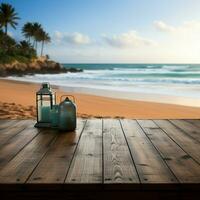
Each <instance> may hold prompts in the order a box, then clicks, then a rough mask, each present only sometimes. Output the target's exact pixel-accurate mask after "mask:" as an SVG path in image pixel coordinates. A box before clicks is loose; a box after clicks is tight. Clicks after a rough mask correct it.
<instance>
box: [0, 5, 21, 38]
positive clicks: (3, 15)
mask: <svg viewBox="0 0 200 200" xmlns="http://www.w3.org/2000/svg"><path fill="white" fill-rule="evenodd" d="M19 19H20V18H19V17H18V14H17V13H16V12H15V9H14V8H13V7H12V5H10V4H7V3H1V5H0V27H3V28H4V29H5V34H6V35H7V33H8V25H10V26H11V27H12V28H14V29H16V26H17V24H18V23H17V20H19Z"/></svg>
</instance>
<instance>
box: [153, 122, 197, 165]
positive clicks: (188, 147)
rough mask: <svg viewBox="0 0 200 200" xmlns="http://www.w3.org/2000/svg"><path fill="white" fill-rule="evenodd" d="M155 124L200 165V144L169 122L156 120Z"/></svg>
mask: <svg viewBox="0 0 200 200" xmlns="http://www.w3.org/2000/svg"><path fill="white" fill-rule="evenodd" d="M154 122H155V123H156V124H157V125H158V126H159V127H160V128H161V129H162V130H163V131H165V133H166V134H167V135H168V136H169V137H171V138H172V139H173V140H174V142H176V143H177V144H178V145H179V146H180V147H181V148H182V149H183V150H184V151H185V152H187V153H188V154H189V155H190V156H191V157H192V158H193V159H194V160H196V161H197V162H198V163H199V164H200V143H199V142H198V141H196V140H195V139H194V138H193V137H190V136H189V135H188V134H186V133H185V132H183V131H182V130H180V129H178V128H177V127H176V126H174V125H173V124H172V123H170V122H169V121H167V120H154Z"/></svg>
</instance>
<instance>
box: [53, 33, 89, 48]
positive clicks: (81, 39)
mask: <svg viewBox="0 0 200 200" xmlns="http://www.w3.org/2000/svg"><path fill="white" fill-rule="evenodd" d="M54 40H55V41H56V43H61V42H65V43H69V44H73V45H85V44H90V43H91V39H90V38H89V36H87V35H84V34H82V33H78V32H74V33H62V32H59V31H55V33H54Z"/></svg>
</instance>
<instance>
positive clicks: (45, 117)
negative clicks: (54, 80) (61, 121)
mask: <svg viewBox="0 0 200 200" xmlns="http://www.w3.org/2000/svg"><path fill="white" fill-rule="evenodd" d="M53 99H55V98H54V95H43V94H40V95H37V106H38V122H44V123H49V122H50V110H51V108H52V105H53V104H54V101H53Z"/></svg>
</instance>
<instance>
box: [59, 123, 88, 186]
mask: <svg viewBox="0 0 200 200" xmlns="http://www.w3.org/2000/svg"><path fill="white" fill-rule="evenodd" d="M86 124H87V120H85V123H84V125H83V128H82V130H81V133H80V136H79V138H78V141H77V145H76V147H75V149H74V153H73V155H72V158H71V160H70V163H69V167H68V169H67V172H66V175H65V178H64V181H63V184H64V183H65V181H66V179H67V176H68V174H69V170H70V167H71V164H72V161H73V159H74V156H75V153H76V150H77V148H78V145H79V142H80V139H81V137H82V133H83V131H84V129H85V126H86Z"/></svg>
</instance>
